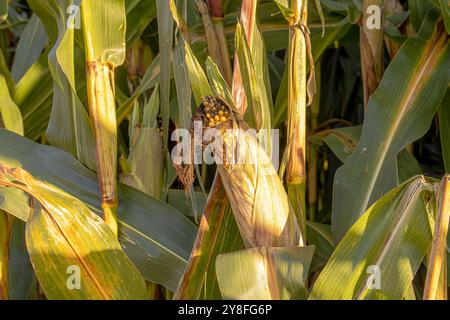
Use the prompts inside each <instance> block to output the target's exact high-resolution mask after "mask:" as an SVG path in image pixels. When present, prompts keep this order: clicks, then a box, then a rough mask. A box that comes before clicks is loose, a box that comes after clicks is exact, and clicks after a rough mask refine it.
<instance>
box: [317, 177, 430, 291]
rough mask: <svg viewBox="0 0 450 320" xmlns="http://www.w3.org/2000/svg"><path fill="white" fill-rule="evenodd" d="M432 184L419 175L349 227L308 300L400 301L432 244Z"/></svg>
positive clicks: (396, 189)
mask: <svg viewBox="0 0 450 320" xmlns="http://www.w3.org/2000/svg"><path fill="white" fill-rule="evenodd" d="M435 209H436V207H435V201H434V190H433V185H432V184H431V183H430V182H429V181H427V180H426V179H425V178H424V177H421V176H420V177H416V178H414V179H411V180H410V181H408V182H406V183H404V184H402V185H401V186H399V187H397V188H395V189H394V190H392V191H390V192H389V193H388V194H386V195H385V196H384V197H382V198H381V199H380V200H378V201H377V202H376V203H375V204H374V205H373V206H372V207H371V208H369V210H367V212H366V213H365V214H364V215H363V216H362V217H361V218H360V219H359V220H358V221H357V222H356V223H355V224H354V225H353V226H352V227H351V229H350V230H349V231H348V233H347V234H346V235H345V237H344V239H342V241H341V242H340V244H339V245H338V246H337V248H336V250H335V251H334V253H333V255H332V256H331V258H330V260H329V262H328V263H327V265H326V266H325V268H324V269H323V271H322V272H321V274H320V276H319V278H318V279H317V281H316V283H315V284H314V287H313V289H312V292H311V295H310V296H309V298H310V299H344V300H350V299H402V298H403V297H404V295H405V294H406V292H407V290H408V289H409V287H410V286H411V282H412V280H413V278H414V276H415V274H416V272H417V270H418V268H419V267H420V265H421V263H422V260H423V259H424V258H425V255H426V253H427V251H428V249H429V248H430V245H431V234H432V229H431V228H432V227H431V225H430V220H432V219H433V215H434V214H435Z"/></svg>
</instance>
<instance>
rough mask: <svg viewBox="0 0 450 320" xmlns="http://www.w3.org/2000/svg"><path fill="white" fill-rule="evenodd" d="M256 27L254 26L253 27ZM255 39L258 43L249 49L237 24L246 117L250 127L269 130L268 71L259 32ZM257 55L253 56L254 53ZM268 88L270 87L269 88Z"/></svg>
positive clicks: (237, 46) (238, 54)
mask: <svg viewBox="0 0 450 320" xmlns="http://www.w3.org/2000/svg"><path fill="white" fill-rule="evenodd" d="M255 27H256V26H255ZM255 33H256V34H255V37H257V35H259V37H257V38H258V40H259V41H258V42H257V41H256V40H255V41H254V43H253V44H254V47H250V44H249V43H248V41H247V39H246V36H245V34H244V31H243V27H242V25H241V24H240V23H239V24H238V26H237V28H236V52H237V56H238V59H239V68H240V73H241V76H242V82H243V86H244V89H245V95H246V98H247V105H248V111H247V112H248V113H247V114H248V115H249V117H250V122H249V124H250V126H251V127H254V128H256V129H270V128H271V102H269V101H271V100H272V99H271V97H270V96H268V91H267V90H266V89H267V87H266V82H265V78H266V75H265V74H266V73H268V71H267V70H266V69H265V68H267V61H266V59H267V58H266V57H263V56H262V55H261V53H265V49H264V46H263V42H262V40H261V38H260V33H259V30H256V31H255ZM256 52H258V54H257V55H256V56H255V53H256ZM269 87H270V86H269Z"/></svg>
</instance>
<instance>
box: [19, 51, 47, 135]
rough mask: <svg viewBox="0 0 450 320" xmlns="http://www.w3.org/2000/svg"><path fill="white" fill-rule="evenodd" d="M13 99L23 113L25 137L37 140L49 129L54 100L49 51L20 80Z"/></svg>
mask: <svg viewBox="0 0 450 320" xmlns="http://www.w3.org/2000/svg"><path fill="white" fill-rule="evenodd" d="M12 97H13V100H14V101H15V102H16V103H17V105H18V106H19V108H20V111H21V113H22V117H23V124H24V129H25V136H26V137H27V138H30V139H31V140H37V139H38V138H40V137H41V136H42V133H44V132H45V130H46V129H47V126H48V121H49V119H50V113H51V109H52V100H53V79H52V75H51V73H50V70H49V68H48V51H47V50H46V51H45V52H44V53H43V54H42V55H41V56H40V57H39V59H38V60H37V61H36V62H35V63H34V64H33V65H32V66H31V67H30V68H29V69H28V70H27V72H26V73H25V74H24V75H23V76H22V78H21V79H20V80H19V82H18V83H17V85H16V87H15V88H14V91H13V92H12Z"/></svg>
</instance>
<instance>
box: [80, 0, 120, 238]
mask: <svg viewBox="0 0 450 320" xmlns="http://www.w3.org/2000/svg"><path fill="white" fill-rule="evenodd" d="M82 17H83V32H84V39H85V52H86V67H87V68H86V76H87V91H88V103H89V113H90V116H91V119H92V124H93V127H94V134H95V144H96V161H97V171H98V173H99V185H100V191H101V194H102V200H101V201H102V209H103V217H104V220H105V221H106V223H107V224H108V225H109V226H110V227H111V229H112V230H113V232H114V233H115V234H117V233H118V226H117V206H118V196H117V121H116V106H115V92H114V91H115V87H114V86H115V82H114V69H115V67H116V66H117V65H120V64H122V63H123V62H124V60H125V47H124V46H125V41H124V37H125V7H124V1H113V2H94V1H92V0H88V1H84V2H83V5H82Z"/></svg>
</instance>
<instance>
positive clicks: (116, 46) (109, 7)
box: [82, 0, 126, 66]
mask: <svg viewBox="0 0 450 320" xmlns="http://www.w3.org/2000/svg"><path fill="white" fill-rule="evenodd" d="M82 5H83V8H82V15H83V30H84V31H85V32H87V34H88V35H87V42H86V43H85V45H86V46H87V47H88V50H87V51H86V52H87V53H86V59H87V60H88V61H102V62H108V63H111V64H112V65H113V66H120V65H121V64H122V63H123V62H124V60H125V21H126V18H125V1H124V0H113V1H92V0H85V1H83V3H82Z"/></svg>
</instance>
